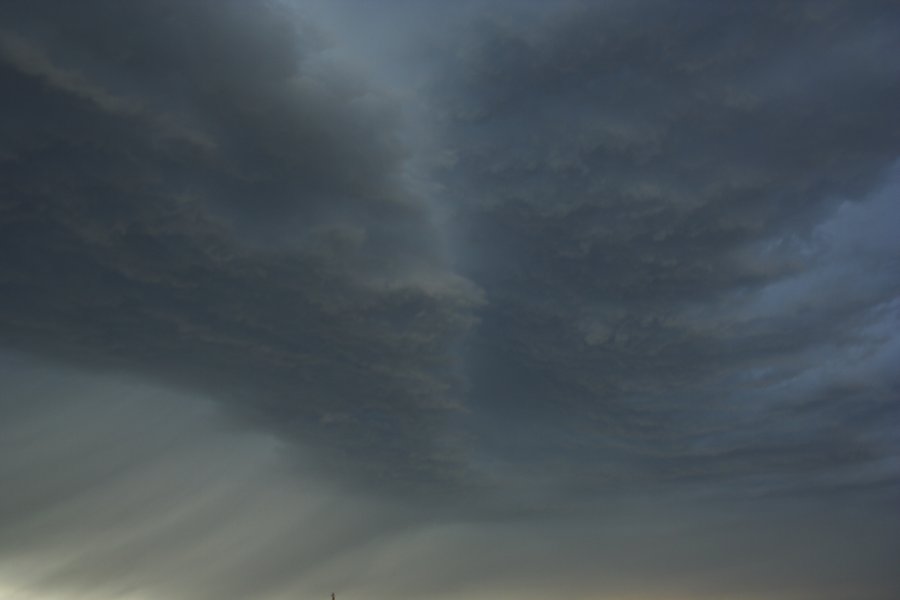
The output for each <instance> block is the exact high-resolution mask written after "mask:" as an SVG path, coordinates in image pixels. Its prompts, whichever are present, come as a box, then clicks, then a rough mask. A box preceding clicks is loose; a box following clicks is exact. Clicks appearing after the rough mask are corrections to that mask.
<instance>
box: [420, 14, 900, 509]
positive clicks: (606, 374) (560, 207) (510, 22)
mask: <svg viewBox="0 0 900 600" xmlns="http://www.w3.org/2000/svg"><path fill="white" fill-rule="evenodd" d="M538 13H539V14H538V18H530V17H528V16H527V15H526V16H525V17H524V18H523V17H522V15H521V14H519V15H517V16H516V18H512V17H509V18H507V17H505V16H504V15H502V14H501V15H499V16H496V15H495V16H493V17H490V18H485V19H483V20H482V21H481V22H480V23H479V25H478V26H477V27H474V28H473V29H472V32H471V33H469V34H468V35H465V36H463V41H462V42H461V43H460V44H459V47H460V49H459V50H458V51H457V52H456V54H455V55H454V59H453V60H452V61H449V62H448V63H447V72H444V73H443V76H442V78H441V80H440V83H439V84H437V85H436V86H435V88H434V89H435V94H436V96H437V97H438V98H439V100H438V104H439V106H440V108H441V114H442V115H443V116H442V125H441V127H442V129H441V135H442V137H443V140H444V143H445V150H446V156H448V157H450V159H449V160H450V162H451V164H450V166H448V167H447V169H446V171H445V175H444V178H445V180H446V182H447V186H448V190H449V191H448V197H449V198H451V200H452V202H453V203H454V204H455V207H454V215H455V216H454V223H453V226H454V229H455V231H456V232H457V233H458V235H459V240H460V241H459V244H458V248H459V250H458V257H459V260H460V263H461V264H462V269H463V271H464V273H465V274H466V275H467V276H468V277H470V278H472V279H473V280H475V281H476V282H477V283H478V284H479V285H480V286H481V287H482V288H483V289H484V290H485V292H486V300H487V305H486V308H485V310H484V311H483V312H482V313H481V317H482V322H481V324H480V326H479V328H478V332H477V334H476V336H475V337H474V339H473V341H472V345H471V353H470V355H469V357H468V358H469V375H470V378H471V382H470V384H471V386H472V398H471V404H472V405H473V406H477V407H478V411H479V414H482V415H485V416H486V418H485V419H482V420H481V421H479V423H477V424H476V425H475V426H476V427H481V428H482V429H481V431H482V432H483V433H485V434H486V435H485V436H484V437H483V438H482V439H481V440H480V446H481V449H482V451H483V454H484V461H485V462H486V463H487V464H488V465H489V466H486V467H485V468H487V469H491V468H495V467H493V466H490V465H495V464H497V461H500V462H499V464H500V465H503V466H502V467H499V466H498V467H496V468H510V469H514V470H515V469H517V468H523V469H524V472H525V473H526V474H525V475H523V477H524V478H526V479H528V480H530V481H534V480H536V479H540V477H542V476H545V477H546V478H547V481H548V482H551V481H557V482H559V481H562V482H566V481H570V480H574V482H571V481H570V483H571V485H572V486H574V488H575V489H579V488H582V487H585V488H588V489H597V488H606V487H608V486H609V485H610V483H616V482H618V483H622V482H631V483H636V484H641V485H643V484H649V483H651V482H652V483H654V484H656V483H659V482H660V481H682V482H686V481H700V482H704V481H705V482H715V484H716V485H717V486H720V487H721V484H722V483H723V482H725V481H735V480H740V481H744V482H745V483H746V484H747V485H748V486H749V487H750V489H753V490H759V491H773V490H776V489H777V490H783V489H797V488H800V489H806V487H807V486H813V485H814V482H815V481H819V480H820V479H828V480H830V481H833V480H834V479H835V476H834V474H835V473H836V472H842V471H852V470H854V469H860V470H865V469H866V468H868V467H867V466H866V465H868V466H873V465H881V467H879V468H876V467H873V469H872V471H871V478H872V479H871V481H869V482H868V483H869V484H872V485H881V486H888V488H889V489H893V490H894V492H896V483H897V471H896V453H897V449H898V448H897V442H896V438H894V439H893V440H891V438H892V437H893V436H891V435H890V434H889V433H888V432H887V431H886V427H887V426H886V425H885V423H887V422H892V421H893V422H895V421H896V419H897V417H898V415H897V409H898V406H897V403H896V396H897V391H898V385H900V381H898V379H897V376H896V374H895V369H894V367H893V366H892V365H893V364H896V359H897V357H898V355H897V348H896V341H895V340H896V336H897V309H898V306H897V298H898V294H900V278H898V277H897V276H896V273H897V266H898V265H897V256H898V251H900V248H898V245H897V243H896V241H895V239H896V236H895V235H893V233H891V231H890V229H891V227H884V226H882V227H879V226H877V223H894V224H896V223H897V218H898V216H900V215H898V213H897V209H896V206H897V194H898V177H897V173H896V170H894V167H893V166H894V165H895V164H896V161H897V159H898V156H900V125H898V121H897V118H896V114H897V109H896V107H897V106H898V105H900V77H898V75H897V73H898V72H900V70H898V67H900V63H898V60H897V58H896V57H897V56H900V52H898V50H900V38H898V35H897V32H898V31H900V11H898V10H897V6H896V4H895V3H887V2H861V3H860V2H752V3H722V2H695V3H671V2H608V3H596V4H594V3H584V4H579V5H573V4H569V5H560V8H558V9H554V8H546V9H544V10H542V11H538ZM448 73H449V74H448ZM851 239H852V240H853V241H851ZM863 240H869V241H867V242H864V241H863ZM862 246H867V247H868V250H867V251H861V250H860V248H861V247H862ZM501 428H507V429H508V430H510V431H511V432H512V433H509V434H499V435H487V433H488V432H493V431H499V430H500V429H501ZM891 457H892V458H891ZM526 463H527V465H528V466H527V467H522V465H523V464H526ZM731 489H740V488H731Z"/></svg>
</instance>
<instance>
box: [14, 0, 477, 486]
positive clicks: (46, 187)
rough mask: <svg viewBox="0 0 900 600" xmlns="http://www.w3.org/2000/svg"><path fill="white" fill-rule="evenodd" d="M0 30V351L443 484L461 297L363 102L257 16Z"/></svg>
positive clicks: (271, 9)
mask: <svg viewBox="0 0 900 600" xmlns="http://www.w3.org/2000/svg"><path fill="white" fill-rule="evenodd" d="M2 16H3V24H4V25H3V29H2V31H0V69H2V77H3V83H2V85H3V88H4V90H6V91H5V92H4V94H3V99H2V101H0V102H2V103H3V114H4V117H3V121H2V129H3V135H2V139H3V142H2V151H0V155H2V157H3V162H2V166H0V169H2V170H0V173H2V174H0V178H2V182H0V183H2V189H3V196H2V200H0V203H2V204H0V205H2V213H0V214H2V216H0V228H2V246H3V247H2V258H0V282H2V283H0V285H2V288H3V292H2V300H0V310H2V321H0V331H2V335H3V339H4V341H5V343H6V344H7V345H9V346H12V347H15V348H20V349H24V350H28V351H31V352H36V353H42V354H45V355H48V356H55V357H57V358H62V359H65V360H74V361H77V362H81V363H83V364H85V365H88V366H92V367H95V368H96V367H103V368H117V369H118V368H122V369H126V370H132V371H140V372H143V373H149V374H153V375H154V376H159V377H162V378H164V379H165V380H167V381H170V382H173V383H177V384H184V385H188V386H192V387H194V388H195V389H201V390H206V391H214V392H215V393H217V394H218V395H220V396H222V398H223V399H225V400H226V401H230V402H231V405H232V406H233V407H234V408H235V409H236V414H241V415H244V416H246V417H247V418H248V419H249V420H250V421H251V422H255V423H258V424H263V425H264V426H266V427H272V428H275V429H277V430H279V431H281V432H282V433H283V434H285V435H286V436H288V437H293V438H295V439H300V438H302V439H305V440H308V439H317V440H318V441H319V443H321V444H322V446H321V447H322V448H323V454H328V453H329V452H328V451H326V450H325V449H327V448H331V449H332V450H334V452H333V453H332V460H331V462H330V463H329V464H330V465H331V467H330V468H333V469H334V470H335V471H336V472H344V471H347V470H352V469H355V468H356V467H352V468H351V465H358V466H359V467H362V469H363V470H364V471H365V470H371V472H370V475H371V476H372V477H373V478H374V479H376V480H381V479H382V478H383V477H393V478H396V479H398V480H401V481H409V482H413V481H418V480H419V479H428V478H431V477H438V478H443V479H446V478H448V477H450V476H449V475H447V474H442V475H439V474H436V473H437V471H441V470H442V469H445V468H446V469H451V470H452V468H451V467H450V466H449V465H450V464H451V463H452V462H453V458H452V457H451V456H449V454H448V451H447V450H445V449H441V448H439V447H437V442H435V439H436V438H437V437H438V436H437V433H436V428H437V426H438V425H439V424H440V422H441V421H442V419H443V415H445V414H446V413H447V412H448V411H452V410H455V409H456V407H458V405H459V399H458V397H457V395H458V390H457V387H458V384H457V380H458V374H457V371H458V368H459V367H458V364H457V362H458V361H457V359H456V358H455V356H454V345H455V344H456V341H457V340H458V338H459V336H460V335H462V334H463V333H464V332H465V330H466V329H467V327H468V326H469V324H470V322H471V321H472V315H471V312H472V308H473V307H474V306H477V304H478V303H479V292H478V290H477V289H476V288H475V287H474V286H472V285H471V284H470V283H468V282H466V281H465V280H463V279H462V278H460V277H458V276H456V275H455V274H453V273H452V272H451V271H450V270H449V269H448V268H447V266H446V261H445V260H444V258H443V257H442V255H441V250H440V244H439V243H438V238H439V237H440V236H439V235H438V234H437V233H435V232H434V229H433V227H432V225H431V223H430V221H431V216H430V210H429V207H428V202H427V199H426V198H423V197H421V195H418V194H417V193H415V192H414V191H413V188H414V186H413V185H412V184H411V183H410V182H409V181H407V177H408V175H407V173H406V171H405V156H404V153H405V150H404V148H403V147H402V145H401V144H400V142H399V141H398V140H399V136H398V133H397V130H398V129H399V128H400V127H401V123H400V122H399V121H398V120H397V119H395V118H394V116H392V111H393V109H392V108H391V106H390V103H389V102H388V101H387V100H386V99H384V97H383V96H382V95H380V94H379V92H378V90H377V89H375V88H372V87H369V86H367V84H366V83H365V82H362V81H359V80H357V79H354V78H353V77H350V76H349V75H345V74H342V73H341V71H340V68H339V67H338V66H336V65H334V64H331V63H330V62H329V60H328V57H327V56H326V55H325V54H324V53H323V51H322V47H321V40H320V39H319V35H318V34H317V33H316V31H315V29H314V28H313V27H311V26H307V25H303V24H302V22H301V21H300V20H299V17H298V16H297V15H296V14H294V13H292V12H290V11H289V10H288V9H287V8H285V7H284V6H279V5H276V4H274V3H268V2H249V3H248V2H224V3H222V2H205V1H199V0H198V1H192V2H168V1H163V0H160V1H154V2H145V3H141V4H140V5H127V6H126V5H123V4H121V3H115V2H102V1H99V0H98V1H96V2H87V3H79V4H78V5H74V4H72V3H67V2H51V1H43V2H34V3H29V4H28V5H27V6H26V5H18V4H17V5H9V6H5V7H4V8H3V9H2ZM329 440H340V442H335V441H331V442H330V441H329ZM326 462H329V461H326ZM363 465H367V466H365V467H363ZM403 465H406V466H403ZM391 474H393V475H391Z"/></svg>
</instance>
